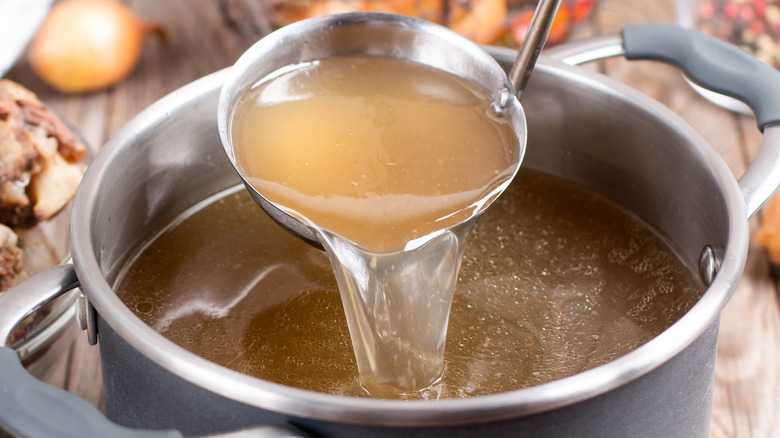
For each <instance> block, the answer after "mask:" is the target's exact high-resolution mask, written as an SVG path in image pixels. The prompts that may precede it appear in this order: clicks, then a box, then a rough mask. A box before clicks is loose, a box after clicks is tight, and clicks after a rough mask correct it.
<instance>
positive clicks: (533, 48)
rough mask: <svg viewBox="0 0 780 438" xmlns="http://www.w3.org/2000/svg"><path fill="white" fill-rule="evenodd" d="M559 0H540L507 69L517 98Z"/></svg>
mask: <svg viewBox="0 0 780 438" xmlns="http://www.w3.org/2000/svg"><path fill="white" fill-rule="evenodd" d="M560 5H561V0H540V1H539V4H538V5H537V6H536V10H535V11H534V16H533V18H531V24H530V25H529V26H528V31H527V32H526V35H525V37H524V38H523V43H522V44H520V49H519V50H518V51H517V58H516V59H515V63H514V64H513V65H512V70H510V71H509V81H510V82H511V83H512V86H513V87H514V92H515V94H516V95H517V98H518V99H520V98H521V96H522V95H523V90H525V86H526V85H527V84H528V79H529V78H530V77H531V73H532V72H533V70H534V65H536V60H537V59H538V58H539V54H540V53H541V52H542V48H544V44H545V43H546V42H547V36H548V35H549V34H550V28H551V27H552V23H553V20H554V19H555V14H557V13H558V7H559V6H560Z"/></svg>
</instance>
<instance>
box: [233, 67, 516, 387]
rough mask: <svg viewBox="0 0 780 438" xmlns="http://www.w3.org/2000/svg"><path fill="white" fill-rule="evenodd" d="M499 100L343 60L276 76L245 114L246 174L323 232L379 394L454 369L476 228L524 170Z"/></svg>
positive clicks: (442, 80) (440, 76)
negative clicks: (447, 360) (456, 297)
mask: <svg viewBox="0 0 780 438" xmlns="http://www.w3.org/2000/svg"><path fill="white" fill-rule="evenodd" d="M491 91H493V92H495V91H497V90H491ZM492 102H493V98H492V96H491V95H490V94H489V93H488V92H486V91H485V90H483V89H481V88H479V87H478V86H476V85H474V84H472V83H471V82H469V81H467V80H465V79H462V78H460V77H457V76H455V75H452V74H450V73H447V72H444V71H442V70H438V69H435V68H432V67H429V66H426V65H422V64H417V63H412V62H408V61H403V60H397V59H384V58H370V57H340V58H339V57H334V58H328V59H323V60H319V61H313V62H308V63H304V64H300V65H295V66H288V67H285V68H284V69H283V70H280V71H278V72H275V73H273V74H271V75H269V77H267V78H265V79H262V80H260V81H259V82H258V84H256V85H255V86H254V87H252V89H250V90H249V91H248V92H246V94H245V95H243V96H242V97H241V99H240V101H239V103H238V105H237V107H236V110H235V112H234V115H233V119H232V121H231V130H232V137H231V143H232V145H233V147H234V150H235V155H236V162H237V164H238V167H239V169H240V170H241V173H242V175H243V176H244V177H245V178H246V180H247V181H248V182H249V183H250V184H251V185H252V186H253V187H254V188H255V189H256V190H257V191H258V192H259V193H260V194H262V195H263V196H264V197H266V198H267V199H268V200H270V201H271V202H273V203H275V204H276V205H277V206H279V207H281V208H282V209H283V210H286V211H288V212H290V213H291V214H293V215H294V216H297V217H298V218H301V219H304V220H306V221H308V222H309V223H310V224H312V225H313V226H314V227H315V228H316V229H317V230H318V238H319V240H320V242H321V243H322V245H323V247H324V248H325V250H326V252H327V253H328V256H329V257H330V260H331V264H332V266H333V270H334V273H335V274H336V280H337V282H338V285H339V290H340V291H341V297H342V304H343V306H344V309H345V314H346V319H347V325H348V327H349V330H350V333H351V338H352V344H353V348H354V351H355V357H356V362H357V367H358V370H359V371H360V374H361V381H362V382H363V384H364V386H365V387H366V388H367V389H368V390H369V391H371V392H372V393H373V394H375V395H378V396H379V395H381V396H383V397H385V396H391V395H393V394H399V393H400V394H403V393H407V392H413V391H417V390H419V389H421V388H424V387H426V386H428V385H429V384H430V383H432V382H433V381H434V380H435V379H437V378H438V377H439V376H440V375H441V373H442V371H443V361H444V338H445V336H446V329H447V321H448V317H449V311H450V307H451V302H452V297H453V294H454V287H455V282H456V279H457V275H458V268H459V266H460V257H461V255H462V253H463V249H464V247H465V244H466V241H467V240H468V236H469V233H470V231H471V226H472V225H473V222H474V221H475V220H476V217H477V216H476V215H477V213H478V212H481V211H483V210H484V208H485V207H486V206H487V205H489V203H490V202H491V201H492V200H494V199H495V197H496V196H497V195H498V194H499V193H500V192H501V191H502V190H503V188H504V187H506V185H507V184H508V183H509V181H510V179H511V177H512V176H513V175H514V173H515V171H516V169H517V166H518V164H519V159H520V148H519V143H518V138H517V136H516V134H515V132H514V128H513V125H512V123H511V121H510V120H509V118H508V117H500V116H497V115H495V114H494V111H493V109H492V105H491V104H492ZM463 222H465V224H466V225H467V226H463V225H458V226H457V227H455V225H457V224H461V223H463Z"/></svg>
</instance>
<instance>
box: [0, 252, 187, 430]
mask: <svg viewBox="0 0 780 438" xmlns="http://www.w3.org/2000/svg"><path fill="white" fill-rule="evenodd" d="M77 287H79V280H78V278H77V277H76V271H75V269H74V268H73V265H70V264H65V265H59V266H54V267H52V268H50V269H47V270H46V271H43V272H41V273H39V274H37V275H35V276H33V277H31V278H30V279H28V280H26V281H24V282H22V283H21V284H19V285H18V286H16V287H14V288H12V289H10V290H8V291H7V292H6V293H4V294H3V295H2V296H0V309H3V312H2V313H1V314H0V340H2V347H0V370H2V371H0V424H2V425H3V427H5V428H6V430H7V431H8V432H10V433H12V434H14V435H15V436H20V437H55V436H62V437H107V436H110V437H126V436H130V434H128V432H133V433H132V436H138V437H140V436H144V437H152V436H156V437H180V436H181V435H180V434H178V433H170V432H144V433H143V434H141V433H136V431H130V430H129V429H126V428H123V427H121V426H117V425H115V424H114V423H111V422H110V421H108V420H107V419H106V418H105V417H104V416H103V415H102V414H101V413H100V411H98V409H97V408H95V407H94V406H92V405H91V404H89V403H88V402H86V401H85V400H83V399H81V398H80V397H78V396H76V395H74V394H72V393H70V392H67V391H65V390H64V389H60V388H55V387H54V386H50V385H47V384H45V383H43V382H41V381H40V380H38V379H36V378H35V377H33V376H32V375H31V374H30V373H28V372H27V370H25V369H24V367H23V366H22V363H21V362H20V361H19V356H18V355H17V354H16V351H14V349H12V348H11V347H9V346H8V341H9V338H10V336H11V333H12V332H13V330H14V328H15V327H16V326H17V325H18V324H19V322H21V321H22V320H24V319H25V318H26V317H28V316H29V315H30V314H32V313H33V312H35V311H36V310H38V309H39V308H41V307H42V306H44V305H45V304H47V303H49V302H50V301H52V300H53V299H55V298H57V297H59V296H60V295H62V294H64V293H65V292H68V291H70V290H72V289H75V288H77Z"/></svg>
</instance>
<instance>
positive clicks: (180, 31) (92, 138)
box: [8, 0, 780, 438]
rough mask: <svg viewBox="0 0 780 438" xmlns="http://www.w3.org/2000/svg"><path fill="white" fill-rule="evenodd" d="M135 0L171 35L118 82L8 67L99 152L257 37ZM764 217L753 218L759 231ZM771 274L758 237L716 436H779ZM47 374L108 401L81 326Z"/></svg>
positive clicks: (198, 11) (726, 359) (653, 3)
mask: <svg viewBox="0 0 780 438" xmlns="http://www.w3.org/2000/svg"><path fill="white" fill-rule="evenodd" d="M127 3H128V4H130V6H131V7H132V8H133V9H134V11H135V12H136V13H137V14H138V15H139V16H141V17H144V18H145V19H148V20H152V21H156V22H159V23H161V24H163V25H164V26H165V27H166V28H167V30H168V32H169V33H170V36H171V39H170V42H169V43H168V44H163V43H161V42H159V41H154V40H149V41H147V42H146V44H145V47H144V52H143V55H142V59H141V60H140V63H139V64H138V66H137V68H136V69H135V70H134V72H133V73H132V74H131V76H130V77H128V78H127V79H126V80H124V81H123V82H121V83H120V84H119V85H117V86H115V87H113V88H111V89H110V90H107V91H103V92H97V93H92V94H87V95H65V94H61V93H58V92H56V91H54V90H52V89H51V88H49V87H47V86H46V85H44V84H43V83H42V82H41V81H40V80H38V79H37V78H36V77H35V76H34V75H33V74H32V72H31V70H30V69H29V66H28V65H27V64H26V62H25V61H24V60H21V61H20V62H19V64H17V66H16V67H14V69H12V71H11V72H9V74H8V77H9V78H11V79H14V80H16V81H18V82H20V83H22V84H24V85H26V86H27V87H29V88H31V89H32V90H34V91H35V92H36V93H38V95H39V97H40V98H41V99H42V100H44V101H45V102H47V103H49V104H50V105H51V106H52V107H53V108H54V109H55V110H56V111H58V112H59V114H61V115H62V116H63V117H64V118H66V119H67V120H68V121H69V122H71V123H72V124H73V125H75V126H76V127H77V128H78V129H79V130H80V131H81V132H82V133H83V135H84V137H85V138H86V140H87V141H88V143H89V144H90V146H91V147H92V148H93V149H94V150H98V149H99V148H100V146H101V145H103V144H104V143H105V142H106V141H107V140H108V139H109V138H111V136H112V135H113V134H114V133H115V132H116V131H117V130H118V129H119V128H121V127H122V126H123V125H124V124H125V123H126V122H127V121H128V120H130V119H131V118H132V117H133V116H135V115H136V114H138V113H139V112H140V111H142V110H143V109H144V108H146V107H147V106H148V105H150V104H151V103H153V102H154V101H156V100H157V99H159V98H161V97H162V96H164V95H166V94H167V93H169V92H171V91H173V90H175V89H176V88H178V87H180V86H182V85H184V84H186V83H188V82H190V81H192V80H194V79H196V78H198V77H201V76H203V75H206V74H208V73H211V72H214V71H216V70H219V69H221V68H223V67H227V66H229V65H231V64H232V63H233V62H234V61H235V60H236V59H237V58H238V56H239V55H240V54H241V53H242V52H243V51H244V50H245V49H246V48H247V47H248V46H249V45H250V44H251V42H252V41H248V39H246V38H244V37H242V36H241V35H239V33H237V32H236V31H235V30H234V28H233V27H231V26H229V25H228V24H227V23H226V22H225V21H224V20H223V17H222V14H221V12H220V8H219V4H220V3H219V2H217V1H215V0H199V1H194V0H168V1H162V2H161V1H158V0H129V1H127ZM674 9H675V3H674V1H673V0H602V1H599V2H598V8H597V11H596V13H595V15H594V16H593V17H592V20H591V21H590V22H588V23H587V25H585V26H582V27H580V28H579V29H578V30H577V31H576V34H575V36H578V37H579V36H586V35H590V34H602V33H612V32H615V31H617V30H619V29H620V28H621V27H622V26H623V25H625V24H633V23H674V21H675V15H674ZM590 68H597V69H599V70H601V72H602V73H604V74H607V75H609V76H611V77H613V78H616V79H618V80H620V81H622V82H624V83H627V84H629V85H631V86H633V87H635V88H637V89H639V90H641V91H643V92H644V93H646V94H648V95H650V96H652V97H653V98H654V99H656V100H658V101H660V102H662V103H664V104H665V105H667V106H668V107H670V108H671V109H672V110H674V111H676V112H677V113H679V114H680V115H681V116H682V117H683V118H684V119H686V120H687V121H688V122H689V123H690V124H691V125H693V126H694V127H695V128H696V129H698V130H699V131H700V132H701V133H702V134H703V135H704V137H706V138H707V139H708V140H709V141H710V142H711V143H712V145H713V146H714V147H715V148H716V149H717V150H718V151H720V153H721V154H722V156H723V157H724V158H725V160H726V162H727V163H728V164H729V166H730V168H731V170H732V171H733V172H734V175H735V176H736V177H739V176H740V175H741V174H742V173H743V172H744V170H745V167H746V165H747V164H748V163H749V162H750V160H751V159H752V157H754V156H755V152H756V149H757V147H758V145H759V143H760V141H761V135H760V133H759V132H758V130H757V129H756V126H755V119H754V118H753V117H752V116H744V115H737V114H735V113H732V112H729V111H726V110H724V109H721V108H719V107H716V106H715V105H713V104H711V103H709V102H708V101H706V100H704V99H702V98H701V97H699V96H698V95H697V94H696V93H694V92H693V91H692V90H691V89H690V88H689V87H688V86H687V84H686V83H685V82H684V80H683V79H682V77H681V76H680V74H679V72H678V71H676V70H675V69H673V68H671V67H667V66H664V65H660V64H657V63H652V62H644V61H643V62H634V63H630V62H627V61H624V60H620V59H616V60H610V61H609V62H604V63H600V64H598V65H595V66H591V67H590ZM527 110H529V111H532V110H533V109H532V108H531V109H527ZM759 216H760V215H759ZM758 219H759V218H753V219H752V221H751V224H752V228H753V229H754V230H755V228H756V226H757V224H758ZM773 272H775V271H774V270H773V269H772V267H771V266H770V264H769V263H768V261H767V258H766V257H765V255H764V254H763V252H762V250H761V249H760V248H759V247H758V246H756V245H752V246H751V248H750V254H749V257H748V260H747V267H746V270H745V273H744V276H743V278H742V280H741V281H740V283H739V285H738V288H737V290H736V293H735V294H734V297H733V298H732V299H731V301H730V302H729V304H728V305H727V307H726V308H725V310H724V311H723V313H722V316H721V325H720V337H719V344H718V348H719V350H718V357H717V368H716V375H715V391H714V405H713V411H712V422H711V432H710V436H711V437H718V438H721V437H753V438H759V437H780V306H778V283H777V281H776V279H775V276H773ZM47 380H48V381H49V382H50V383H51V384H53V385H57V386H61V387H64V388H66V389H68V390H70V391H72V392H74V393H77V394H79V395H81V396H82V397H84V398H86V399H87V400H88V401H90V402H92V403H94V404H96V405H98V406H100V405H101V404H102V393H101V384H100V365H99V358H98V352H97V348H96V347H90V346H89V345H87V342H86V336H84V335H83V334H81V333H79V335H78V336H77V337H76V340H75V341H74V342H73V343H72V345H71V346H70V349H69V350H68V354H67V356H66V357H63V359H62V361H61V365H60V366H59V367H58V368H57V369H56V370H55V372H54V373H53V374H52V375H51V376H50V377H49V378H48V379H47Z"/></svg>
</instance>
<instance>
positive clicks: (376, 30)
mask: <svg viewBox="0 0 780 438" xmlns="http://www.w3.org/2000/svg"><path fill="white" fill-rule="evenodd" d="M339 56H362V57H379V58H392V59H400V60H406V61H411V62H415V63H419V64H423V65H427V66H430V67H434V68H437V69H440V70H443V71H445V72H448V73H451V74H453V75H456V76H459V77H461V78H464V79H467V80H469V81H471V82H473V83H474V84H476V85H478V86H480V87H481V88H483V89H484V90H485V91H486V92H488V93H489V94H490V96H491V97H492V99H493V102H495V103H496V105H499V106H500V111H502V113H503V115H502V117H506V118H507V120H509V121H510V123H511V125H512V126H513V129H514V131H515V133H516V134H517V137H518V139H519V141H518V145H519V148H520V150H519V153H518V157H519V158H520V161H521V162H522V157H523V153H524V151H525V144H526V137H527V132H526V121H525V113H524V112H523V109H522V107H521V105H520V101H519V100H518V98H517V97H516V96H515V93H514V92H513V87H512V85H511V84H510V82H509V80H508V79H507V75H506V73H505V72H504V70H503V69H502V68H501V66H500V65H499V64H498V63H497V62H496V61H495V59H493V58H492V57H491V56H490V55H488V54H487V53H485V52H484V51H483V50H482V49H481V48H480V47H479V46H478V45H476V44H474V43H473V42H471V41H470V40H468V39H467V38H465V37H462V36H461V35H459V34H457V33H455V32H453V31H451V30H449V29H447V28H444V27H442V26H439V25H436V24H433V23H430V22H427V21H424V20H420V19H416V18H411V17H406V16H400V15H392V14H381V13H352V14H342V15H335V16H326V17H318V18H313V19H308V20H304V21H301V22H298V23H294V24H291V25H289V26H286V27H284V28H282V29H280V30H277V31H276V32H273V33H271V34H269V35H268V36H266V37H264V38H263V39H262V40H260V41H258V42H257V43H255V44H254V45H253V46H252V47H251V48H250V49H249V50H247V51H246V52H245V53H244V54H243V55H242V56H241V58H239V60H238V61H237V62H236V64H235V65H234V66H233V68H232V69H231V71H230V74H229V75H228V78H227V81H226V82H225V84H224V86H223V87H222V91H221V94H220V97H219V103H218V106H217V122H218V127H219V135H220V139H221V140H222V145H223V147H224V148H225V151H226V152H227V155H228V158H229V159H230V161H231V163H232V164H233V166H234V167H235V168H236V170H237V171H238V173H239V175H241V170H240V169H239V167H238V165H237V163H236V156H235V151H234V147H233V141H232V135H231V124H232V120H233V116H234V112H235V109H236V106H237V104H238V101H239V99H240V98H241V96H242V95H243V94H244V93H245V92H246V91H247V90H249V89H250V88H251V87H252V86H254V85H255V84H256V83H258V81H260V80H262V79H263V78H265V77H267V76H268V75H269V74H272V73H274V72H277V71H278V70H279V69H282V68H284V67H286V66H291V65H296V64H300V63H304V62H310V61H316V60H321V59H325V58H330V57H339ZM441 129H442V130H445V129H447V127H446V126H442V127H441ZM475 153H478V151H475ZM241 178H242V180H243V181H244V184H245V185H246V187H247V189H248V190H249V192H250V193H251V195H252V197H253V198H254V199H255V200H256V201H257V202H258V203H259V204H260V206H261V207H262V208H263V209H264V210H265V211H266V212H267V213H268V214H269V215H270V216H271V217H272V218H273V219H274V220H275V221H276V222H278V223H279V224H280V225H281V226H282V227H284V228H285V229H286V230H288V231H289V232H291V233H293V234H294V235H297V236H299V237H301V238H302V239H304V240H306V241H307V242H309V243H311V244H312V245H314V246H317V247H321V244H320V242H319V240H318V238H317V234H316V231H315V230H314V229H313V228H312V226H310V225H309V224H307V223H304V222H303V221H301V220H299V219H298V218H297V217H295V216H293V215H291V214H289V213H287V212H285V211H284V210H282V209H281V208H279V207H278V206H277V205H275V204H274V203H272V202H270V201H269V200H268V199H266V198H265V197H264V196H263V194H261V193H259V192H258V191H257V190H256V189H254V188H253V187H252V185H251V184H249V183H248V182H247V180H246V178H245V176H244V175H241ZM494 199H495V198H494ZM485 208H487V205H484V206H482V210H484V209H485ZM455 226H457V225H455ZM453 228H454V227H453Z"/></svg>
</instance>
